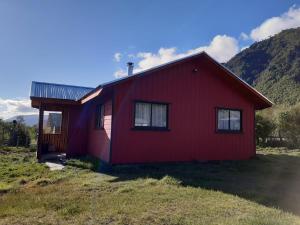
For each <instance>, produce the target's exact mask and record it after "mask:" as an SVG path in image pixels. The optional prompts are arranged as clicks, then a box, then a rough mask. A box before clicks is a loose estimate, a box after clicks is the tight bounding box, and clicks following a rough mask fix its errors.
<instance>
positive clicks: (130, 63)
mask: <svg viewBox="0 0 300 225" xmlns="http://www.w3.org/2000/svg"><path fill="white" fill-rule="evenodd" d="M127 67H128V76H131V75H132V74H133V62H128V63H127Z"/></svg>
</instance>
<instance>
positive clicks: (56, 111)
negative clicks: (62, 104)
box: [42, 110, 64, 135]
mask: <svg viewBox="0 0 300 225" xmlns="http://www.w3.org/2000/svg"><path fill="white" fill-rule="evenodd" d="M45 112H46V113H45ZM47 112H48V113H49V114H50V113H51V112H52V113H60V115H61V119H60V130H59V132H58V133H52V132H45V127H44V126H45V115H46V114H47ZM63 113H64V112H63V110H44V111H43V127H42V132H43V134H47V135H61V134H62V132H63ZM49 114H48V118H47V121H48V119H49Z"/></svg>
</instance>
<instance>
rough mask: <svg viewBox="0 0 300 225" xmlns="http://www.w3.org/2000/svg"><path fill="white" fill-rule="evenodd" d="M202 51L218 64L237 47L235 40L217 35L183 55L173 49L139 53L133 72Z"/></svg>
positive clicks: (224, 60)
mask: <svg viewBox="0 0 300 225" xmlns="http://www.w3.org/2000/svg"><path fill="white" fill-rule="evenodd" d="M202 51H205V52H207V53H208V54H209V55H210V56H212V57H213V58H215V59H216V60H217V61H219V62H226V61H228V60H229V59H230V58H231V57H233V56H234V55H235V54H237V53H238V52H239V47H238V42H237V40H236V39H235V38H233V37H229V36H227V35H217V36H215V37H214V38H213V40H212V41H211V42H210V44H209V45H207V46H200V47H198V48H195V49H190V50H188V51H186V52H183V53H177V49H176V48H175V47H172V48H160V49H159V50H158V52H157V53H151V52H140V53H138V54H137V57H138V58H140V59H141V60H140V61H139V62H138V63H137V65H138V66H137V68H135V70H134V72H139V71H142V70H146V69H149V68H151V67H154V66H157V65H160V64H164V63H167V62H170V61H173V60H176V59H180V58H183V57H186V56H189V55H192V54H196V53H199V52H202Z"/></svg>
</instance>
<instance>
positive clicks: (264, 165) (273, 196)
mask: <svg viewBox="0 0 300 225" xmlns="http://www.w3.org/2000/svg"><path fill="white" fill-rule="evenodd" d="M95 165H96V164H95V162H94V161H93V160H91V159H90V158H84V159H82V160H78V159H77V160H70V161H68V163H67V167H66V168H65V169H64V170H62V171H49V169H48V168H47V167H46V166H44V165H43V164H39V163H37V162H36V160H35V153H34V152H32V151H31V150H29V149H22V148H3V147H2V148H0V224H5V225H6V224H245V225H246V224H251V225H254V224H259V225H263V224H270V225H271V224H272V225H273V224H287V225H289V224H300V192H299V187H300V150H292V151H288V150H285V149H282V148H281V149H274V148H272V149H271V148H269V149H261V150H260V151H258V156H257V157H256V158H255V159H252V160H248V161H239V162H211V163H181V164H163V165H162V164H151V165H135V166H117V167H114V168H113V170H112V171H111V172H110V173H109V174H102V173H97V172H93V170H95Z"/></svg>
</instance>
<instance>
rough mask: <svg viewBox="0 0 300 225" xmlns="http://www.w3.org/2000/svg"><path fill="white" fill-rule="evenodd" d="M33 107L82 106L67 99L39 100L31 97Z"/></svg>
mask: <svg viewBox="0 0 300 225" xmlns="http://www.w3.org/2000/svg"><path fill="white" fill-rule="evenodd" d="M30 100H31V106H32V107H33V108H37V109H38V108H40V107H41V105H80V102H78V101H74V100H67V99H55V98H37V97H30Z"/></svg>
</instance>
